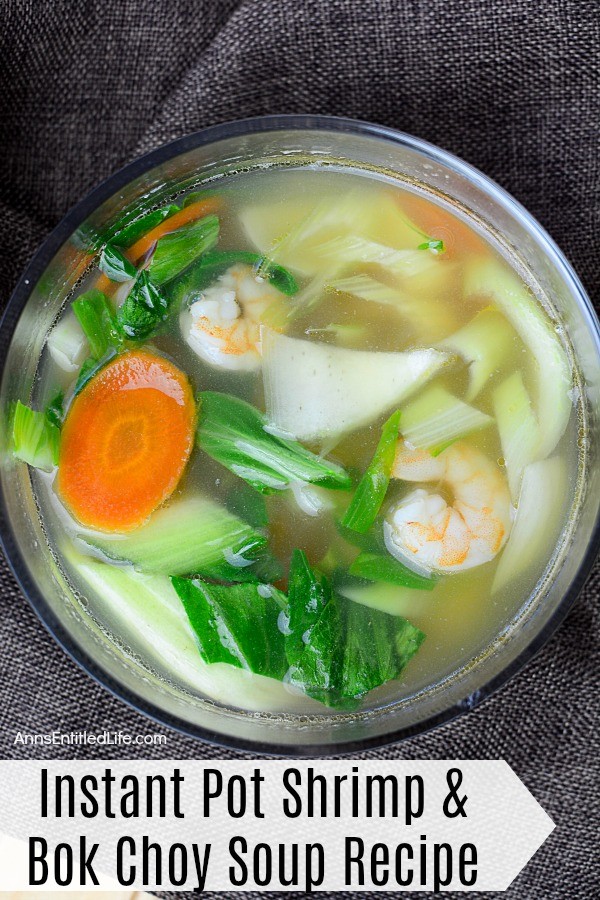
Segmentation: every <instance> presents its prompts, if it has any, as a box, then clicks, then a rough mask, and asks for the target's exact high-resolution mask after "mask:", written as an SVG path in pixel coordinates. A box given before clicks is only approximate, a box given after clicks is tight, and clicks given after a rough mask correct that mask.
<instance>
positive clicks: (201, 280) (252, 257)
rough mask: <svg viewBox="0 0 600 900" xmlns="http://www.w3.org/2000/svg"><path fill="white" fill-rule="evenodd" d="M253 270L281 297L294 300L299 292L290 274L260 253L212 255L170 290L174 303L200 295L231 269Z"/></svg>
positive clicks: (216, 252)
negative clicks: (238, 265) (196, 294)
mask: <svg viewBox="0 0 600 900" xmlns="http://www.w3.org/2000/svg"><path fill="white" fill-rule="evenodd" d="M239 263H241V264H243V265H247V266H252V267H253V268H254V270H255V272H256V273H257V274H259V275H260V276H261V277H263V278H265V279H266V280H267V281H269V282H270V283H271V284H272V285H273V287H275V288H277V290H278V291H281V293H282V294H286V295H288V296H291V295H292V294H295V293H296V292H297V290H298V283H297V281H296V279H295V278H294V276H293V275H292V273H291V272H288V270H287V269H284V268H283V266H279V265H277V263H274V262H272V261H271V260H269V259H267V258H266V257H265V256H261V255H260V254H259V253H252V252H251V251H249V250H226V251H215V250H213V251H211V252H209V253H205V254H204V255H203V256H201V257H200V259H199V260H198V261H197V262H196V263H194V264H193V265H192V266H191V267H190V268H189V269H188V270H187V271H186V272H184V274H183V275H182V276H181V278H177V280H176V281H174V282H173V284H172V285H170V286H169V290H170V291H172V292H173V294H174V299H176V300H177V301H181V300H183V299H185V298H186V297H188V296H190V295H193V294H194V293H196V292H198V291H202V290H204V288H206V287H208V286H209V285H210V284H212V282H213V281H214V280H215V278H217V277H218V276H219V275H221V274H222V273H223V272H225V271H226V270H227V269H228V268H229V267H230V266H234V265H237V264H239Z"/></svg>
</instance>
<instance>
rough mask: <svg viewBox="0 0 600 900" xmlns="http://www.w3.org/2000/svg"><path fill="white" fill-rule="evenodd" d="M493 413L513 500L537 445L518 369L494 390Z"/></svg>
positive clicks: (537, 430) (536, 429)
mask: <svg viewBox="0 0 600 900" xmlns="http://www.w3.org/2000/svg"><path fill="white" fill-rule="evenodd" d="M494 413H495V415H496V422H497V423H498V433H499V435H500V442H501V444H502V454H503V456H504V463H505V465H506V474H507V476H508V484H509V487H510V493H511V496H512V499H513V502H515V503H516V501H517V499H518V497H519V491H520V489H521V478H522V477H523V472H524V470H525V467H526V466H528V465H529V463H531V462H533V461H534V460H535V459H536V454H537V453H538V450H539V446H540V428H539V425H538V423H537V420H536V417H535V413H534V412H533V409H532V408H531V401H530V399H529V394H528V393H527V388H526V387H525V384H524V383H523V375H522V374H521V372H513V373H512V375H509V376H508V378H506V379H505V380H504V381H503V382H502V383H501V384H499V385H498V387H497V388H496V390H495V391H494ZM553 490H554V488H553Z"/></svg>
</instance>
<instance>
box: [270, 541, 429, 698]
mask: <svg viewBox="0 0 600 900" xmlns="http://www.w3.org/2000/svg"><path fill="white" fill-rule="evenodd" d="M424 639H425V635H424V634H423V632H422V631H420V630H419V629H418V628H415V627H414V626H413V625H411V624H410V623H409V622H407V620H406V619H404V618H402V617H401V616H395V615H388V614H387V613H384V612H381V611H380V610H377V609H372V608H369V607H366V606H364V605H362V604H360V603H355V602H354V601H352V600H347V599H345V598H340V597H339V596H338V595H336V594H335V593H333V592H332V590H331V586H330V584H329V582H328V581H327V579H325V578H319V577H318V576H317V574H316V573H315V572H314V571H312V569H311V568H310V566H309V565H308V562H307V560H306V556H305V555H304V553H303V552H302V551H299V550H297V551H295V552H294V555H293V557H292V565H291V568H290V580H289V591H288V625H287V634H286V639H285V643H286V655H287V659H288V663H290V669H289V671H288V674H287V678H288V680H289V681H290V682H291V683H292V684H296V685H297V686H299V687H302V688H303V690H304V691H305V692H306V693H307V694H308V695H309V696H310V697H313V698H315V699H316V700H320V701H321V702H322V703H325V704H327V705H328V706H334V707H336V706H337V707H342V708H343V707H346V708H347V707H351V706H353V705H355V703H356V701H358V700H359V699H360V698H361V697H362V696H363V695H364V694H366V693H367V691H370V690H372V689H373V688H375V687H378V686H379V685H381V684H384V683H385V682H386V681H390V680H391V679H394V678H398V676H399V675H400V674H401V672H402V671H403V669H404V667H405V666H406V665H407V663H408V662H409V660H410V659H411V658H412V656H414V654H415V653H416V652H417V650H418V649H419V646H420V645H421V643H422V642H423V640H424Z"/></svg>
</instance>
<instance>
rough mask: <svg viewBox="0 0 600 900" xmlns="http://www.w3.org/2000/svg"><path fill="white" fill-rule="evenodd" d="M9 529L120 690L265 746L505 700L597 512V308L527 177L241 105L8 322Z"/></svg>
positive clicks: (195, 141) (102, 225)
mask: <svg viewBox="0 0 600 900" xmlns="http://www.w3.org/2000/svg"><path fill="white" fill-rule="evenodd" d="M2 341H3V346H4V349H5V351H6V363H5V368H4V377H3V382H2V410H3V416H4V427H3V448H2V459H3V465H2V490H3V503H4V508H3V523H2V532H3V540H4V544H5V549H6V553H7V556H8V558H9V561H10V562H11V564H12V566H13V568H14V570H15V573H16V575H17V577H18V578H19V580H20V582H21V585H22V587H23V589H24V591H25V593H26V594H27V596H28V598H29V599H30V601H31V602H32V604H33V606H34V608H35V609H36V611H37V612H38V614H39V615H40V616H41V618H42V619H43V621H44V622H45V623H46V624H47V625H48V627H49V628H50V630H51V631H52V632H53V634H54V635H55V636H56V637H57V639H58V640H59V641H60V642H61V643H62V644H63V645H64V646H65V647H66V649H67V650H68V651H69V652H70V653H71V654H72V656H73V657H74V658H75V659H77V660H78V661H79V662H80V663H81V664H82V665H83V666H84V667H85V668H86V669H88V670H89V671H90V672H91V673H92V674H93V675H94V676H95V677H96V678H97V679H98V680H100V681H101V682H102V683H103V684H105V685H107V686H108V687H109V688H111V689H112V690H113V691H115V692H116V693H117V694H118V695H119V696H121V697H123V698H124V699H126V700H128V701H129V702H131V703H132V704H134V705H135V706H136V707H137V708H139V709H141V710H142V711H144V712H146V713H148V714H150V715H152V716H154V717H155V718H156V719H158V720H159V721H161V722H163V723H166V724H168V725H172V726H173V727H176V728H179V729H181V730H183V731H186V732H188V733H190V734H193V735H197V736H200V737H205V738H208V739H214V740H216V741H218V742H221V743H225V744H230V745H234V746H241V747H244V748H248V749H254V750H260V751H262V752H281V753H294V754H307V755H311V754H319V753H321V754H322V753H326V752H340V751H346V750H355V749H360V748H364V747H368V746H371V745H377V744H381V743H383V742H385V741H389V740H397V739H399V738H401V737H405V736H408V735H410V734H414V733H415V732H418V731H421V730H424V729H425V728H428V727H431V726H432V725H434V724H437V723H440V722H443V721H445V720H447V719H448V718H450V717H451V716H453V715H455V714H456V713H458V712H459V711H460V710H462V709H469V708H471V707H472V706H473V705H474V704H475V703H476V702H477V701H478V700H479V699H481V698H482V697H485V696H487V694H488V693H489V692H490V691H491V690H492V689H493V688H494V687H496V686H497V685H498V684H500V683H502V682H503V681H504V680H506V678H507V677H508V676H509V675H510V674H511V673H512V672H514V671H516V669H517V668H518V667H519V666H520V665H522V664H523V662H524V661H525V660H526V659H527V658H528V657H529V656H530V655H531V654H532V653H533V652H534V651H535V650H536V649H537V648H538V647H539V646H540V645H541V643H542V641H543V640H544V639H545V638H546V637H547V636H548V634H549V633H550V632H551V631H552V629H553V628H554V627H556V625H557V624H558V622H559V621H560V620H561V619H562V617H563V616H564V615H565V613H566V611H567V609H568V606H569V605H570V603H571V602H572V600H573V599H574V597H575V596H576V593H577V591H578V590H579V588H580V587H581V584H582V582H583V580H584V578H585V576H586V574H587V572H588V571H589V568H590V566H591V563H592V561H593V558H594V555H595V551H596V548H597V541H598V529H597V517H598V509H597V506H598V496H599V495H598V488H597V480H598V467H597V462H596V459H595V454H596V452H597V449H596V441H597V437H596V433H597V421H596V418H595V417H596V415H597V409H598V399H597V394H596V392H597V389H598V371H599V367H598V359H599V349H598V347H599V345H598V322H597V319H596V318H595V315H594V313H593V311H592V309H591V306H590V303H589V300H588V299H587V297H586V296H585V294H584V292H583V289H582V288H581V285H580V284H579V282H578V281H577V279H576V277H575V276H574V274H573V272H572V270H571V269H570V267H569V265H568V263H567V262H566V261H565V259H564V258H563V257H562V255H561V254H560V252H559V251H558V249H557V248H556V247H555V245H554V244H553V243H552V242H551V240H550V239H549V238H548V236H547V235H546V234H545V233H544V232H543V230H542V229H541V227H540V226H539V225H538V224H537V223H536V222H535V221H534V220H533V219H531V218H530V217H529V215H528V214H527V213H526V212H525V211H524V210H523V209H522V208H521V207H520V206H519V205H518V204H517V203H516V202H515V201H514V200H512V198H510V197H509V196H508V195H507V194H505V193H504V192H503V191H502V190H501V189H500V188H498V187H497V186H496V185H495V184H493V183H492V182H490V181H489V180H487V179H486V178H485V177H484V176H482V175H481V174H480V173H478V172H477V171H476V170H474V169H472V168H470V167H469V166H467V165H466V164H464V163H462V162H460V161H459V160H457V159H456V158H454V157H452V156H450V155H449V154H447V153H445V152H443V151H441V150H438V149H436V148H434V147H431V146H430V145H427V144H425V143H423V142H420V141H418V140H416V139H414V138H411V137H408V136H406V135H402V134H399V133H397V132H393V131H390V130H388V129H384V128H379V127H376V126H370V125H366V124H363V123H357V122H352V121H348V120H342V119H323V118H319V117H317V118H311V117H285V116H284V117H269V118H266V119H263V120H248V121H246V122H238V123H231V124H228V125H223V126H217V127H215V128H212V129H208V130H207V131H204V132H200V133H199V134H197V135H192V136H190V137H188V138H184V139H182V140H180V141H176V142H175V143H173V144H170V145H168V146H166V147H164V148H161V149H159V150H157V151H155V152H154V153H151V154H149V155H148V156H146V157H144V158H143V159H141V160H139V161H137V162H135V163H133V164H132V165H131V166H129V167H127V168H125V169H124V170H122V171H121V172H119V173H117V175H115V176H113V178H111V179H109V181H108V182H106V183H105V184H103V185H102V186H101V187H100V188H98V189H97V190H96V191H94V192H93V193H92V194H91V195H90V196H89V197H88V198H87V199H86V200H84V201H83V202H82V203H81V204H80V205H79V206H78V207H76V208H75V209H74V210H73V211H72V212H71V213H70V214H69V215H68V216H67V217H66V219H65V220H64V221H63V222H62V223H61V225H60V226H59V227H58V229H57V230H56V231H55V232H54V233H53V234H52V235H51V236H50V238H49V239H48V240H47V242H46V243H45V244H44V246H43V247H42V249H41V251H40V252H39V254H38V256H37V257H36V258H35V259H34V260H33V262H32V263H31V265H30V267H29V269H28V271H27V272H26V273H25V276H24V278H23V280H22V281H21V283H20V285H19V286H18V288H17V290H16V292H15V295H14V296H13V298H12V300H11V302H10V304H9V308H8V310H7V314H6V316H5V319H4V322H3V325H2Z"/></svg>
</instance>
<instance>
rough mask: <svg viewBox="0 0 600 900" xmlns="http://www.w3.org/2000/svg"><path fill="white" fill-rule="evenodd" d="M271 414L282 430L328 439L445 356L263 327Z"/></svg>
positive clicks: (390, 402)
mask: <svg viewBox="0 0 600 900" xmlns="http://www.w3.org/2000/svg"><path fill="white" fill-rule="evenodd" d="M261 336H262V352H263V372H264V379H265V397H266V405H267V418H268V420H269V422H270V423H272V424H273V426H274V428H276V429H277V430H278V431H279V432H280V433H285V434H289V435H293V436H294V437H295V438H296V439H297V440H301V441H321V442H329V441H335V440H339V438H340V437H341V436H342V435H343V434H345V433H347V432H349V431H354V430H356V429H357V428H360V427H361V426H363V425H368V424H369V423H370V422H372V421H373V420H375V419H377V418H378V417H379V416H381V415H383V414H385V413H386V412H388V411H389V409H390V408H391V407H394V406H398V405H399V403H400V402H401V401H402V400H404V399H405V398H406V397H408V396H409V395H410V394H411V393H412V392H413V391H415V390H417V389H418V388H419V387H421V386H422V385H423V384H425V382H426V381H428V380H429V379H430V378H431V377H432V376H433V375H435V374H436V372H438V371H439V370H440V368H441V367H442V366H443V364H444V363H445V362H446V360H447V358H448V357H447V355H446V354H445V353H442V352H440V351H439V350H413V351H410V352H407V353H385V352H381V353H380V352H376V351H368V350H352V349H349V348H345V347H334V346H331V345H330V344H323V343H317V342H313V341H304V340H299V339H297V338H291V337H288V336H286V335H283V334H277V333H275V332H273V331H271V330H270V329H267V328H263V329H262V331H261Z"/></svg>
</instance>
